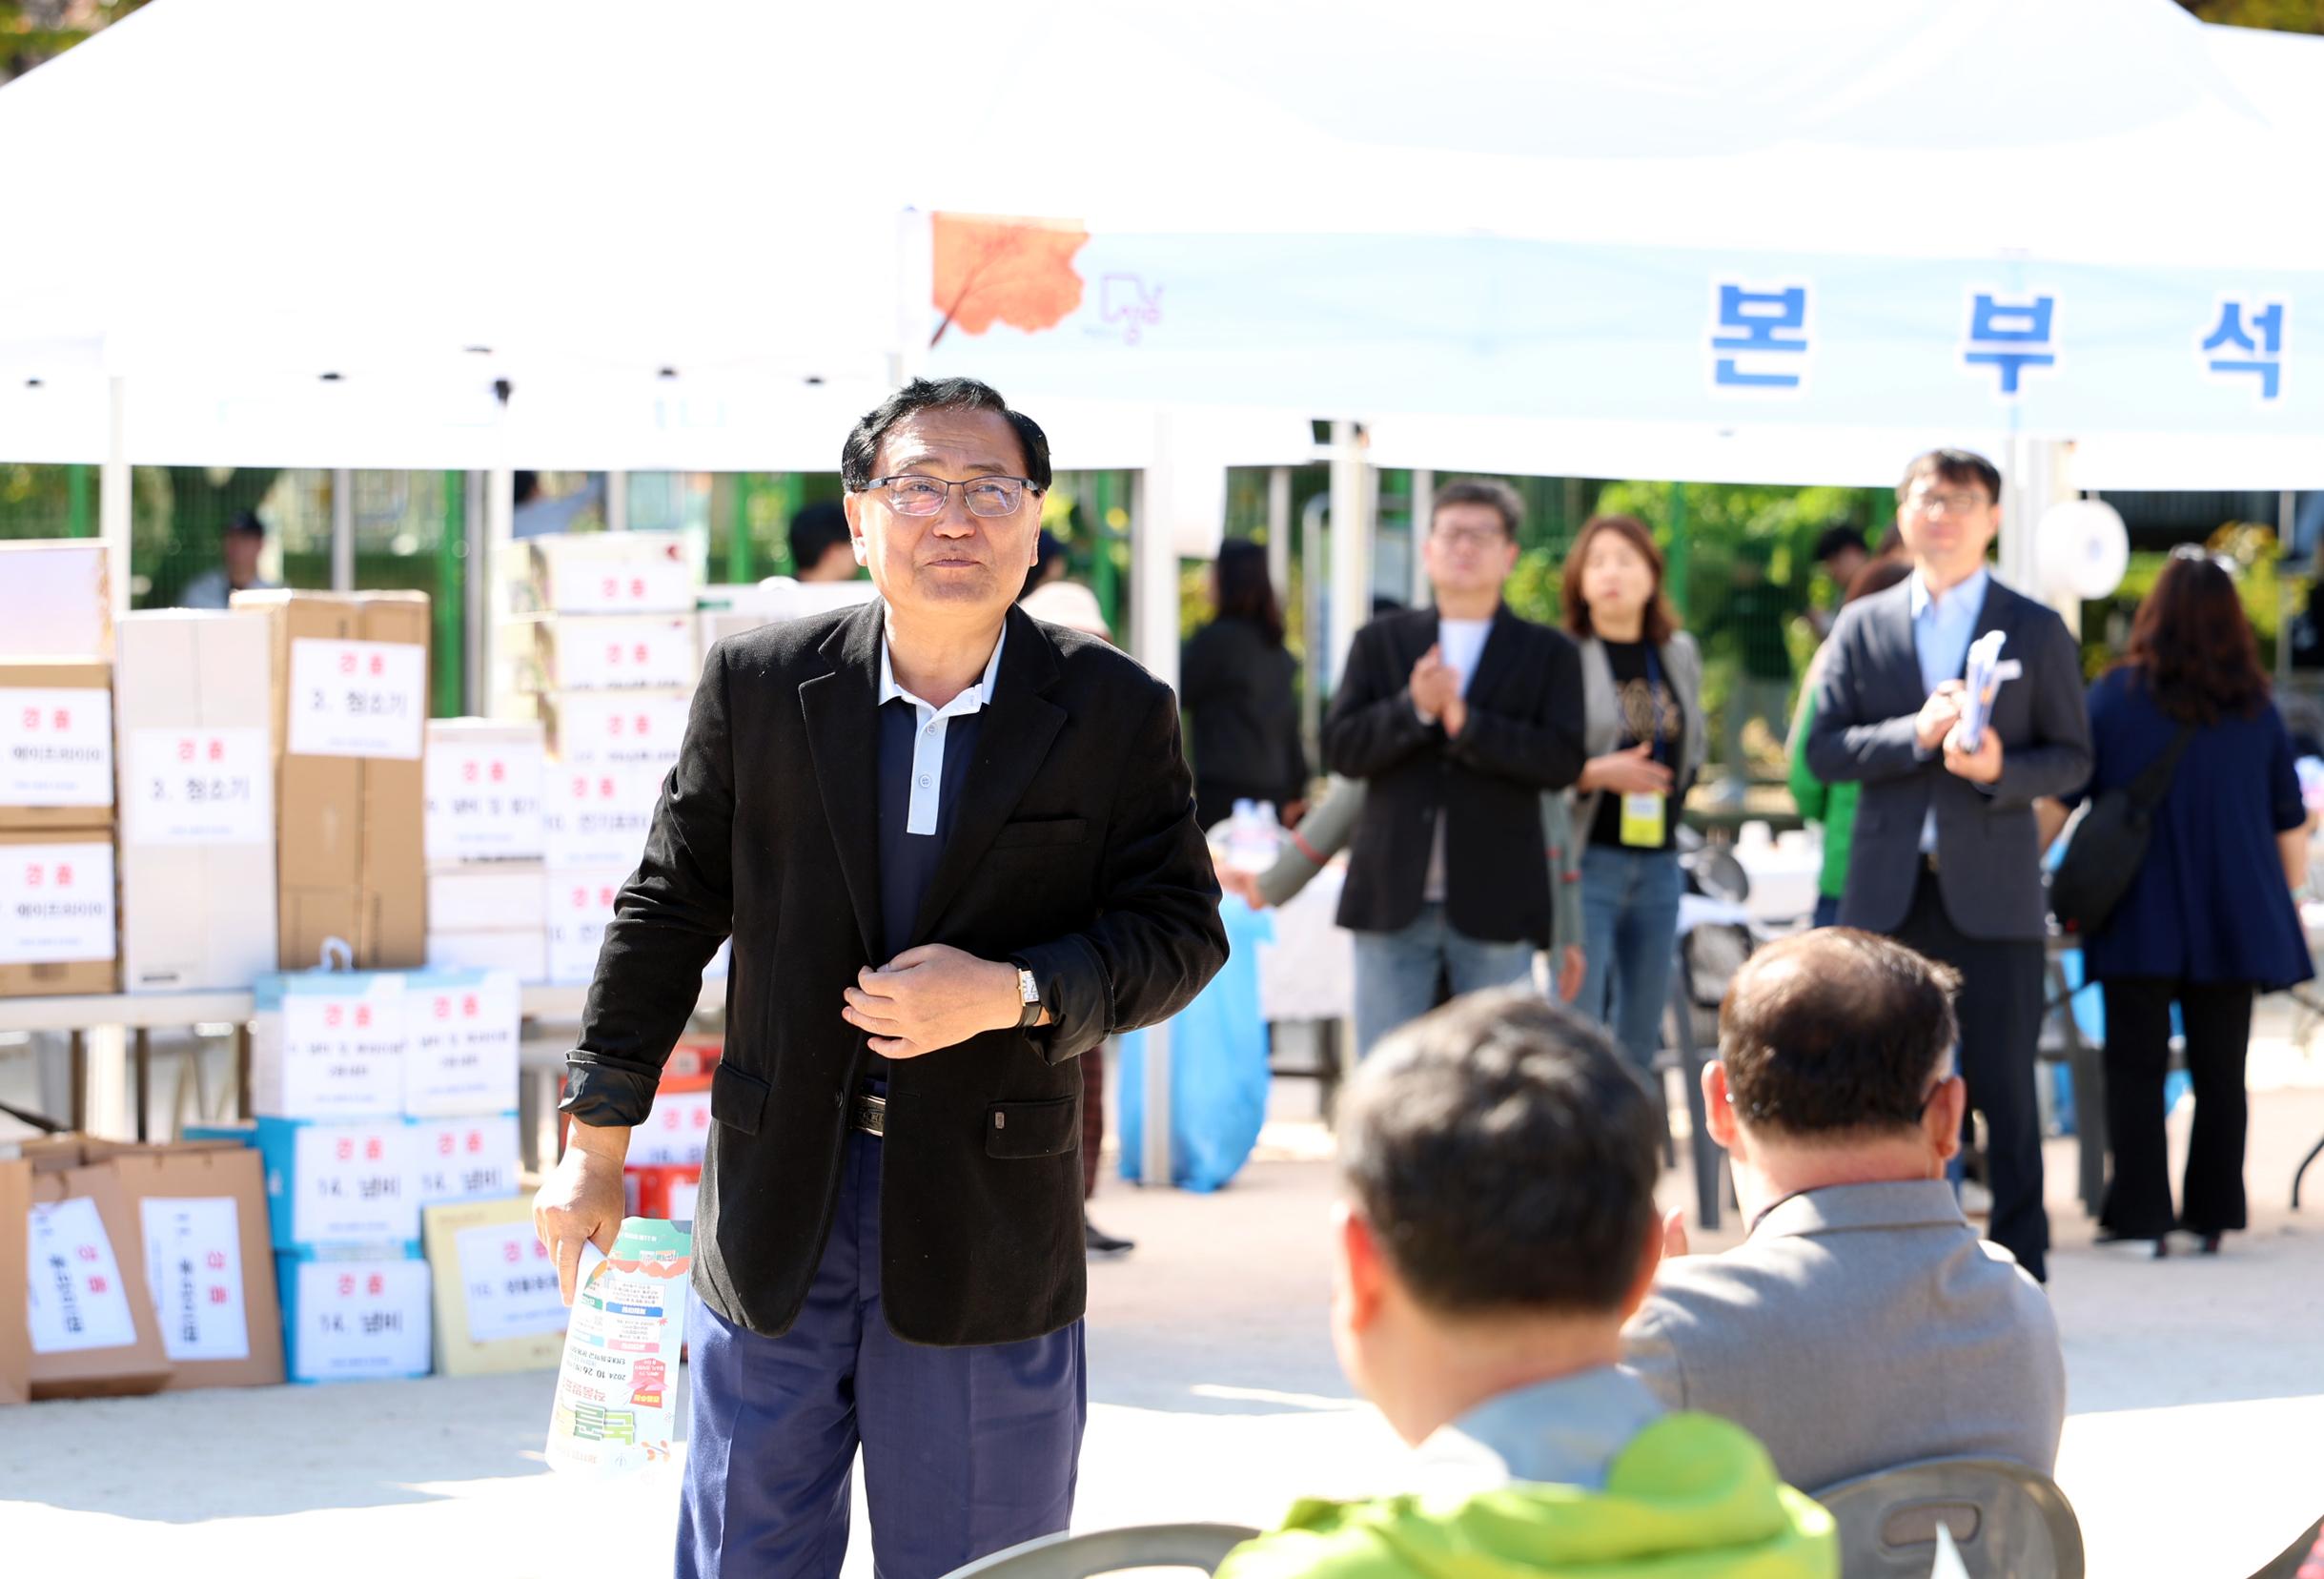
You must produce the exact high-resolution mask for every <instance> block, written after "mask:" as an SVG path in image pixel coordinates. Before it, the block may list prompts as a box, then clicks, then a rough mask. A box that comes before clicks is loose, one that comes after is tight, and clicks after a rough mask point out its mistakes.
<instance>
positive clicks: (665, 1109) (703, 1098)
mask: <svg viewBox="0 0 2324 1579" xmlns="http://www.w3.org/2000/svg"><path fill="white" fill-rule="evenodd" d="M724 1047H725V1044H724V1040H723V1038H719V1037H691V1036H690V1037H688V1038H686V1039H685V1040H683V1041H682V1042H680V1043H679V1044H678V1045H677V1046H676V1047H675V1048H673V1049H671V1051H670V1056H669V1061H668V1062H667V1063H665V1064H663V1069H662V1082H661V1084H660V1085H659V1086H658V1087H657V1088H656V1089H655V1092H654V1106H653V1111H652V1113H651V1114H649V1115H648V1116H647V1118H646V1120H645V1122H644V1123H642V1124H641V1125H639V1126H638V1127H637V1128H636V1129H635V1130H632V1131H631V1132H630V1137H629V1158H628V1160H627V1162H626V1163H625V1164H624V1166H623V1169H622V1192H623V1194H624V1196H625V1197H626V1206H627V1210H628V1214H629V1215H630V1216H631V1217H645V1218H667V1219H669V1220H672V1221H675V1222H687V1221H691V1220H693V1217H694V1198H695V1196H696V1195H697V1194H698V1193H699V1192H700V1191H701V1189H702V1165H703V1153H704V1151H705V1150H706V1149H707V1148H708V1146H709V1142H710V1078H711V1076H712V1075H713V1074H714V1073H715V1072H716V1070H717V1068H718V1060H719V1058H720V1056H722V1055H723V1054H724Z"/></svg>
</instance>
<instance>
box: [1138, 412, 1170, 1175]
mask: <svg viewBox="0 0 2324 1579" xmlns="http://www.w3.org/2000/svg"><path fill="white" fill-rule="evenodd" d="M1170 487H1171V419H1170V413H1169V412H1167V411H1157V412H1155V413H1154V441H1153V450H1152V454H1150V455H1149V456H1148V457H1147V462H1146V466H1145V469H1144V470H1142V471H1139V472H1137V473H1135V474H1134V475H1133V476H1132V477H1131V483H1130V644H1131V657H1133V658H1135V659H1137V661H1138V662H1139V663H1141V664H1144V665H1145V666H1146V668H1147V671H1148V672H1149V673H1151V674H1152V675H1153V677H1154V678H1155V679H1157V680H1159V681H1161V682H1162V683H1163V684H1164V685H1166V686H1169V687H1171V688H1172V690H1175V689H1176V688H1177V687H1178V554H1177V545H1176V544H1175V543H1173V542H1172V538H1171V519H1170V497H1171V495H1170ZM1170 1034H1171V1026H1170V1022H1169V1021H1168V1020H1165V1021H1163V1022H1162V1023H1161V1024H1159V1025H1150V1026H1148V1027H1147V1028H1146V1057H1145V1068H1144V1070H1143V1074H1144V1080H1143V1082H1142V1084H1143V1087H1144V1090H1143V1092H1142V1094H1141V1095H1142V1096H1143V1097H1144V1103H1143V1115H1144V1116H1143V1118H1141V1119H1140V1123H1141V1124H1142V1126H1143V1129H1142V1134H1141V1137H1140V1138H1141V1144H1140V1145H1139V1147H1138V1153H1139V1156H1138V1182H1139V1183H1141V1184H1157V1185H1168V1184H1169V1183H1170V1182H1171V1167H1170V1153H1171V1144H1170V1140H1171V1045H1170Z"/></svg>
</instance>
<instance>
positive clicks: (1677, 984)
mask: <svg viewBox="0 0 2324 1579" xmlns="http://www.w3.org/2000/svg"><path fill="white" fill-rule="evenodd" d="M1670 1001H1671V1007H1672V1009H1673V1010H1674V1011H1675V1013H1674V1014H1673V1015H1671V1017H1672V1018H1673V1019H1675V1020H1677V1021H1678V1022H1679V1023H1678V1037H1679V1072H1680V1074H1681V1075H1682V1077H1684V1078H1685V1081H1686V1117H1687V1127H1688V1129H1689V1130H1690V1131H1691V1132H1692V1133H1691V1134H1690V1135H1689V1137H1688V1145H1687V1149H1688V1150H1689V1151H1690V1152H1692V1153H1693V1154H1694V1159H1695V1220H1696V1221H1698V1222H1700V1223H1701V1224H1702V1226H1703V1227H1704V1228H1705V1229H1714V1228H1717V1227H1718V1226H1719V1180H1720V1177H1721V1175H1720V1168H1721V1165H1722V1164H1723V1163H1724V1162H1725V1161H1726V1153H1725V1152H1724V1151H1723V1149H1722V1148H1721V1147H1720V1145H1719V1143H1718V1142H1717V1141H1715V1140H1713V1139H1712V1138H1711V1126H1710V1116H1709V1114H1708V1113H1706V1112H1705V1111H1704V1110H1703V1105H1702V1065H1703V1055H1702V1050H1701V1049H1700V1048H1698V1047H1697V1046H1696V1045H1695V1007H1694V1004H1693V1003H1692V1002H1691V1001H1690V1000H1689V994H1688V990H1687V972H1686V944H1685V940H1684V939H1681V940H1680V943H1679V948H1678V961H1677V964H1676V966H1675V968H1674V969H1673V970H1672V971H1671V973H1670Z"/></svg>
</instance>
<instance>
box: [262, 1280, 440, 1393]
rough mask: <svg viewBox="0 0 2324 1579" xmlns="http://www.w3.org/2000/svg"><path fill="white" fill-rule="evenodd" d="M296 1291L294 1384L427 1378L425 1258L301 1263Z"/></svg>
mask: <svg viewBox="0 0 2324 1579" xmlns="http://www.w3.org/2000/svg"><path fill="white" fill-rule="evenodd" d="M297 1287H298V1293H297V1302H296V1303H297V1309H298V1325H297V1329H296V1331H295V1332H294V1333H293V1334H292V1342H293V1345H294V1347H295V1349H296V1356H297V1360H296V1365H297V1368H296V1375H297V1377H298V1379H299V1380H300V1381H301V1382H327V1381H331V1380H334V1379H336V1378H339V1377H350V1376H418V1375H423V1374H425V1373H426V1371H427V1368H428V1338H429V1332H428V1290H429V1284H428V1263H427V1262H426V1261H300V1262H299V1263H298V1285H297Z"/></svg>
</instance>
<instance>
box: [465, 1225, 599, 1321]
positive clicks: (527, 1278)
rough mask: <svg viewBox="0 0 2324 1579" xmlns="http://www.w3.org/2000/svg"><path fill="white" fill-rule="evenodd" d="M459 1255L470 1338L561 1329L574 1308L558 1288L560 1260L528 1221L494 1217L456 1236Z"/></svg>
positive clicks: (569, 1318)
mask: <svg viewBox="0 0 2324 1579" xmlns="http://www.w3.org/2000/svg"><path fill="white" fill-rule="evenodd" d="M452 1243H453V1246H454V1248H455V1250H456V1251H457V1252H458V1254H459V1266H460V1289H461V1295H462V1301H463V1302H464V1303H465V1304H466V1305H467V1307H468V1341H469V1342H470V1343H498V1342H499V1341H500V1340H501V1339H503V1338H534V1337H538V1336H539V1335H540V1334H541V1333H544V1332H562V1331H564V1329H565V1323H567V1322H568V1321H570V1320H571V1319H572V1315H573V1312H572V1311H571V1310H570V1309H568V1308H567V1307H566V1305H565V1302H564V1299H563V1297H562V1296H561V1294H559V1293H558V1290H557V1263H556V1262H555V1261H551V1260H550V1259H549V1247H548V1246H547V1245H545V1244H543V1243H541V1242H540V1240H539V1239H538V1238H537V1237H535V1235H534V1233H533V1225H532V1224H531V1223H529V1222H494V1223H486V1224H484V1225H483V1226H481V1227H477V1228H462V1229H461V1230H460V1231H459V1233H457V1234H455V1235H453V1236H452Z"/></svg>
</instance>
